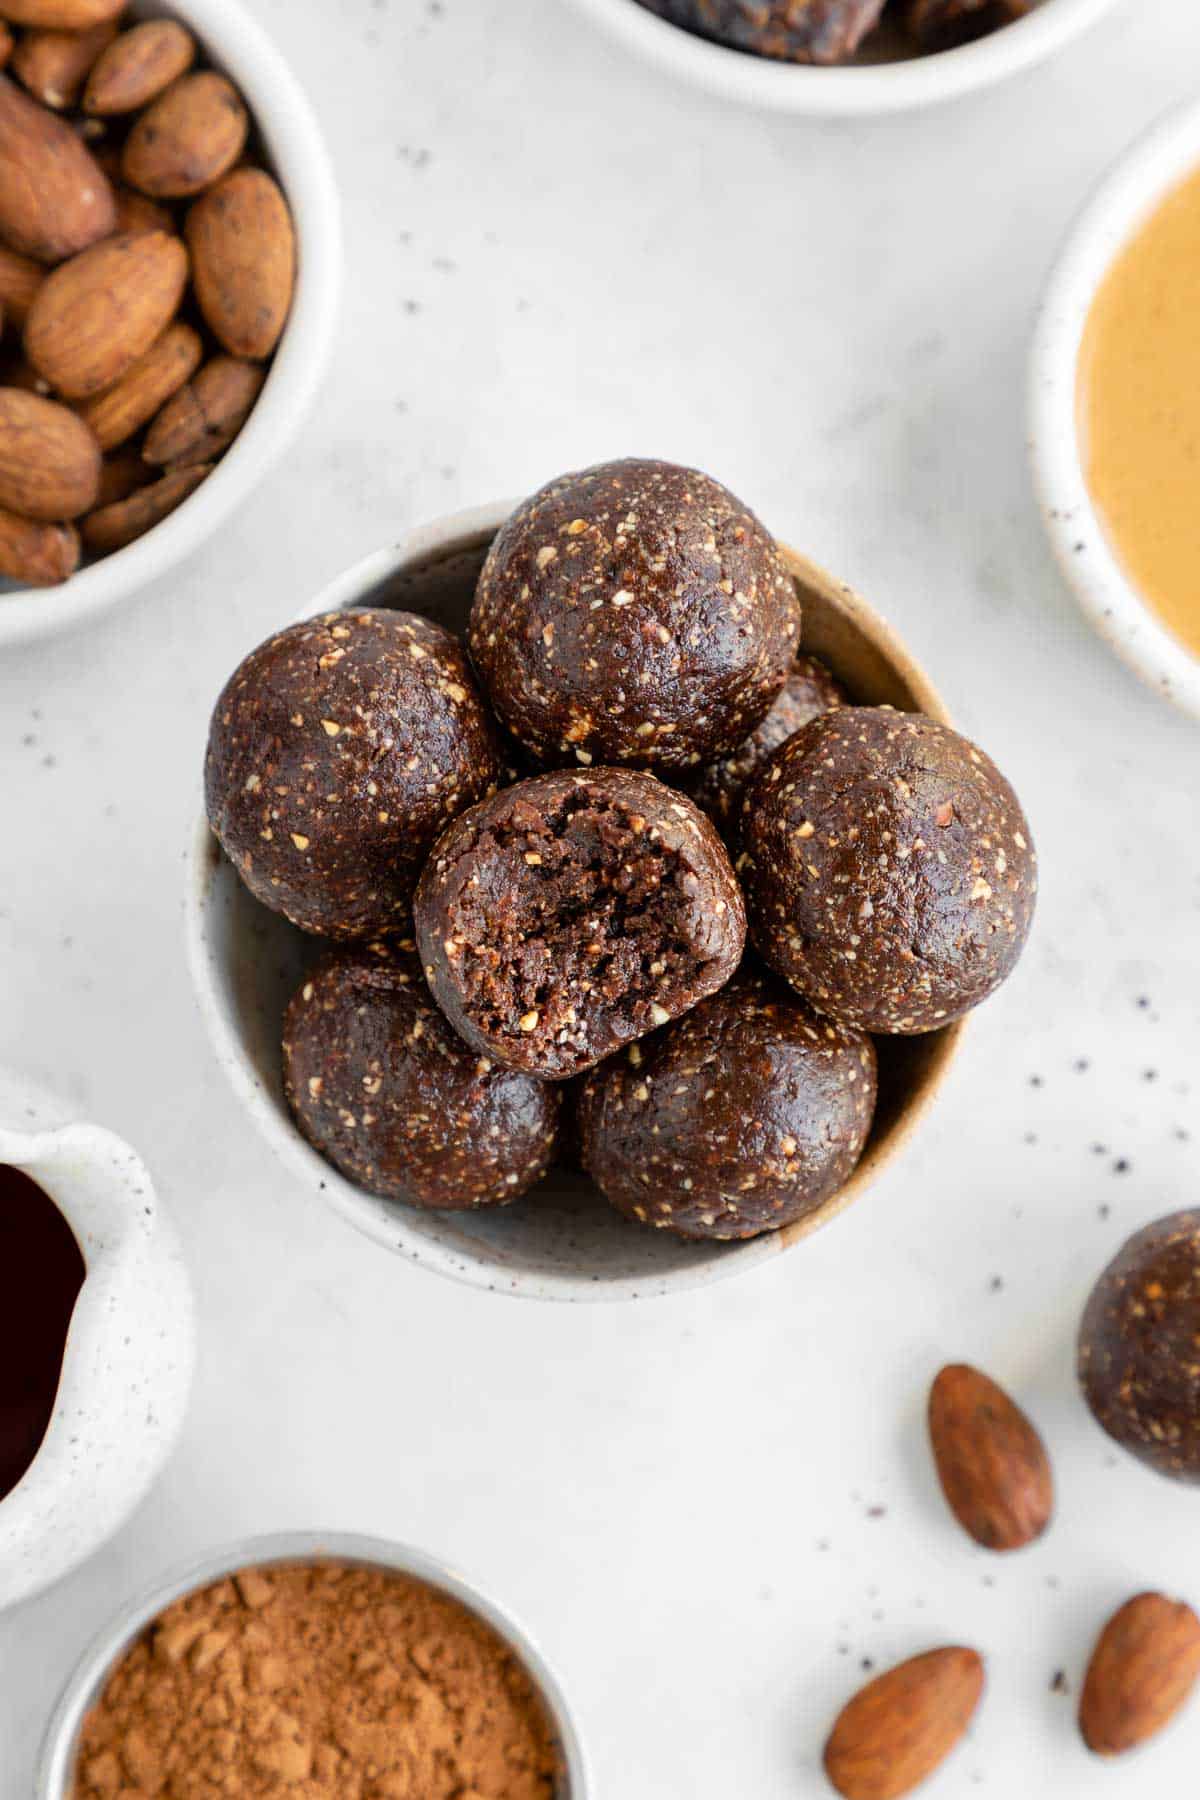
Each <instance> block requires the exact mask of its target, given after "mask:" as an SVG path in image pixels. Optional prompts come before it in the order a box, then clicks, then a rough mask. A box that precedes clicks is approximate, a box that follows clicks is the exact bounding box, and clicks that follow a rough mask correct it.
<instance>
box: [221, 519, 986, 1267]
mask: <svg viewBox="0 0 1200 1800" xmlns="http://www.w3.org/2000/svg"><path fill="white" fill-rule="evenodd" d="M510 511H511V505H497V506H489V507H484V508H482V509H480V510H478V511H474V512H468V513H460V514H458V515H457V516H455V517H453V518H450V519H443V520H440V521H438V522H437V523H435V524H433V525H428V526H425V527H423V528H421V529H420V530H417V531H414V532H412V533H411V534H410V535H409V536H408V537H406V538H404V539H403V540H402V541H401V542H400V543H399V544H397V545H396V546H394V547H393V548H389V549H387V550H383V551H380V552H379V553H378V554H377V555H375V556H371V557H368V558H367V559H366V561H365V562H362V563H360V564H359V565H358V566H357V567H356V568H353V569H350V570H348V571H347V572H346V574H344V575H342V576H340V577H339V578H338V580H336V581H335V582H334V583H333V584H332V586H330V587H329V588H327V589H326V590H325V592H324V593H323V594H321V595H319V596H318V598H317V599H316V600H314V601H313V603H312V604H311V605H310V606H308V607H306V608H305V609H304V613H303V614H302V615H301V616H302V617H309V616H311V615H312V614H314V613H322V612H330V611H333V610H334V609H335V608H337V607H342V606H352V605H361V604H364V603H366V604H369V605H375V606H380V605H390V606H399V607H408V608H410V609H412V610H415V611H421V612H429V613H430V614H432V615H433V616H434V617H435V618H438V619H441V620H442V621H443V622H444V623H446V624H448V625H449V626H451V627H452V628H454V629H459V628H461V626H462V624H463V623H464V621H465V618H466V613H467V611H468V609H469V606H470V601H471V596H472V594H473V592H474V587H475V581H476V577H477V576H478V573H479V569H480V566H481V565H482V562H483V558H484V555H485V554H486V551H487V546H488V545H489V543H490V542H491V540H492V537H493V536H494V535H495V532H496V530H497V529H498V527H499V526H500V525H501V524H502V523H503V521H504V519H505V518H507V516H508V514H509V512H510ZM784 554H785V557H786V558H787V559H788V561H789V565H790V567H791V569H792V572H793V574H794V576H795V578H796V580H797V582H798V583H799V585H800V587H801V590H802V594H803V598H804V604H805V608H806V615H805V621H806V622H805V627H804V642H805V646H806V648H808V649H810V650H811V651H813V652H814V653H815V654H816V655H818V656H822V657H824V659H825V660H826V661H827V662H828V663H829V664H830V665H831V667H832V668H833V670H834V672H835V673H836V674H839V675H840V676H841V678H842V679H843V681H844V682H845V683H846V685H847V687H848V688H849V691H850V692H851V693H852V694H854V695H855V696H856V698H859V699H861V700H863V701H864V702H867V703H882V702H886V703H888V704H891V705H895V706H898V707H901V708H906V709H910V710H918V711H923V712H926V713H929V714H931V715H932V716H934V717H936V718H940V719H943V720H944V719H945V717H946V715H945V711H944V709H943V707H942V704H941V701H940V699H939V698H938V695H937V693H936V691H935V690H934V688H933V687H932V686H931V685H930V683H929V682H928V680H927V679H926V677H925V676H924V674H923V673H922V672H921V670H920V669H918V668H917V667H916V665H915V664H914V663H913V661H912V659H911V657H909V656H908V654H907V652H906V651H905V649H904V647H903V645H902V644H901V643H900V642H899V640H898V639H897V638H896V636H895V634H894V632H892V631H891V629H890V627H889V626H888V625H887V624H886V623H885V622H884V620H882V619H881V618H880V617H879V615H878V614H877V613H875V612H873V611H872V610H871V608H870V607H868V606H867V605H866V603H865V601H863V600H861V599H860V598H859V597H858V596H857V595H855V594H854V593H852V592H851V590H850V589H848V588H846V587H845V586H844V584H842V583H839V582H835V581H833V580H832V579H831V578H830V577H828V576H826V575H824V574H823V573H822V571H820V570H819V569H817V568H815V567H814V565H812V564H811V563H807V562H806V561H805V560H804V559H803V558H801V557H798V556H797V555H796V554H795V553H794V552H792V551H788V550H787V549H786V547H785V548H784ZM186 913H187V939H188V955H189V960H190V962H191V969H192V978H193V981H194V984H195V988H196V994H197V998H198V1000H199V1004H200V1010H201V1012H202V1014H203V1016H204V1020H205V1023H206V1025H207V1026H208V1030H209V1033H210V1036H211V1038H212V1041H213V1045H214V1048H215V1049H216V1053H217V1056H218V1058H219V1060H220V1062H221V1064H222V1065H223V1067H224V1068H225V1070H226V1072H227V1073H228V1075H229V1078H230V1080H231V1081H232V1083H233V1085H234V1088H235V1090H236V1092H237V1095H238V1097H239V1099H240V1100H241V1102H242V1104H243V1105H244V1106H245V1108H246V1110H247V1111H248V1113H249V1114H250V1116H251V1118H253V1120H254V1121H255V1123H256V1124H257V1125H258V1126H259V1128H260V1129H261V1130H262V1131H263V1133H264V1134H265V1136H266V1137H267V1139H268V1141H269V1142H270V1143H271V1144H272V1146H273V1147H274V1149H275V1150H276V1152H277V1153H278V1155H279V1156H280V1158H281V1159H282V1161H283V1162H284V1164H285V1165H286V1167H287V1168H288V1169H290V1170H291V1171H292V1173H293V1174H294V1175H295V1176H296V1177H297V1179H298V1180H299V1181H300V1182H302V1183H303V1185H304V1186H305V1187H306V1188H309V1189H311V1190H312V1191H314V1192H315V1193H317V1194H319V1195H320V1196H321V1197H322V1198H323V1199H324V1200H325V1201H327V1202H328V1204H329V1205H331V1206H332V1207H333V1208H334V1210H335V1211H336V1212H338V1213H340V1214H341V1215H342V1217H343V1218H345V1219H347V1220H349V1222H350V1223H351V1224H352V1225H354V1226H356V1227H357V1228H358V1230H360V1231H362V1232H365V1233H366V1235H367V1236H368V1237H370V1238H372V1239H374V1241H375V1242H376V1243H378V1244H382V1245H384V1246H385V1247H386V1248H388V1249H391V1250H398V1251H400V1253H401V1254H402V1255H404V1256H407V1257H408V1258H410V1260H411V1261H413V1262H416V1263H420V1264H421V1265H422V1266H423V1267H425V1268H428V1269H433V1270H436V1271H437V1272H438V1273H440V1274H443V1275H449V1276H451V1277H453V1278H454V1279H456V1280H460V1281H466V1282H469V1283H471V1284H472V1285H473V1286H477V1287H485V1288H488V1289H491V1290H492V1291H494V1292H497V1293H505V1294H515V1295H521V1296H523V1297H527V1298H532V1299H539V1300H633V1299H638V1298H641V1297H643V1296H649V1295H655V1294H664V1293H668V1292H671V1291H673V1290H675V1289H678V1288H685V1287H696V1286H700V1285H703V1284H704V1283H706V1282H710V1281H715V1280H717V1279H719V1278H720V1277H722V1276H725V1275H732V1274H734V1273H736V1272H738V1271H740V1270H744V1269H748V1268H751V1267H753V1266H754V1265H755V1264H756V1263H760V1262H763V1261H766V1260H767V1259H768V1258H770V1257H772V1256H776V1255H778V1254H779V1253H780V1252H781V1251H783V1250H786V1249H788V1248H789V1247H790V1246H791V1245H792V1244H794V1243H796V1242H797V1241H798V1240H799V1239H800V1238H802V1237H804V1236H806V1235H807V1234H808V1233H809V1232H811V1231H813V1230H815V1229H816V1228H817V1227H818V1226H819V1225H821V1224H824V1223H825V1222H826V1220H828V1219H830V1218H832V1217H834V1215H835V1214H836V1213H838V1212H840V1211H842V1210H843V1209H844V1208H845V1207H846V1206H848V1205H849V1204H850V1203H851V1202H852V1201H853V1200H855V1199H856V1198H857V1197H858V1196H859V1195H860V1194H861V1193H862V1192H863V1191H864V1190H865V1189H866V1187H868V1186H869V1185H870V1183H871V1182H872V1181H873V1180H874V1179H876V1178H877V1177H878V1175H879V1174H880V1173H881V1171H882V1170H883V1169H884V1168H885V1167H886V1166H887V1164H888V1163H889V1162H890V1161H891V1159H892V1158H893V1157H894V1156H895V1155H897V1154H898V1152H899V1151H900V1149H901V1147H902V1145H903V1143H904V1140H905V1139H906V1137H907V1136H908V1134H909V1133H910V1132H911V1131H912V1130H913V1129H914V1127H915V1126H916V1124H917V1122H918V1121H919V1119H920V1118H921V1116H922V1114H923V1113H924V1111H925V1108H926V1107H927V1106H928V1105H929V1103H930V1102H931V1101H932V1099H933V1096H934V1094H935V1093H936V1091H937V1088H938V1086H939V1085H940V1083H941V1081H942V1078H943V1076H944V1075H945V1073H946V1070H947V1069H948V1067H949V1064H950V1061H951V1058H952V1056H953V1053H954V1051H955V1049H956V1047H957V1045H958V1043H959V1040H960V1036H961V1031H962V1027H961V1025H955V1026H950V1027H949V1028H948V1029H946V1030H944V1031H940V1032H935V1033H931V1034H929V1035H928V1036H926V1037H923V1038H894V1039H891V1040H889V1041H888V1047H887V1051H886V1053H885V1055H883V1056H882V1057H881V1101H880V1105H879V1108H878V1111H877V1114H876V1121H875V1125H874V1127H873V1130H872V1135H871V1138H870V1140H869V1142H868V1145H867V1148H866V1151H865V1152H864V1155H863V1158H862V1160H861V1162H860V1163H859V1166H858V1168H857V1169H856V1170H855V1172H854V1174H853V1175H852V1176H851V1178H850V1180H849V1181H848V1182H847V1183H846V1184H845V1186H844V1187H843V1188H842V1189H841V1190H840V1192H839V1193H837V1194H835V1195H834V1196H833V1197H832V1198H831V1199H830V1200H829V1201H827V1202H826V1203H825V1205H824V1206H823V1207H821V1208H819V1209H818V1210H817V1212H816V1213H815V1214H813V1215H812V1216H811V1217H810V1218H807V1219H804V1220H802V1221H800V1222H799V1223H798V1224H796V1225H792V1226H789V1227H786V1228H785V1229H784V1230H782V1231H779V1232H773V1233H768V1234H765V1235H764V1236H762V1237H758V1238H753V1239H751V1240H750V1241H748V1242H746V1243H726V1244H719V1243H709V1244H687V1243H681V1242H679V1241H678V1240H677V1239H674V1238H672V1237H671V1236H670V1234H669V1233H667V1232H661V1231H658V1232H655V1231H648V1230H642V1229H639V1228H638V1227H637V1226H634V1225H631V1224H630V1223H629V1222H628V1221H627V1220H625V1219H622V1218H621V1217H620V1216H619V1215H618V1214H617V1213H616V1212H614V1211H613V1210H612V1209H611V1208H610V1207H608V1206H607V1205H605V1204H604V1203H603V1201H601V1200H600V1199H599V1197H598V1196H597V1195H596V1193H595V1191H594V1190H593V1189H592V1187H591V1184H590V1183H589V1182H587V1181H585V1180H584V1179H583V1178H582V1177H572V1176H570V1175H568V1174H565V1173H564V1172H563V1171H561V1170H555V1171H553V1172H552V1174H551V1175H550V1176H548V1177H547V1179H546V1181H545V1182H544V1183H543V1184H542V1185H541V1186H540V1187H539V1188H538V1189H537V1190H536V1192H535V1193H534V1194H532V1195H530V1196H528V1197H527V1198H526V1199H524V1200H522V1201H519V1202H518V1203H517V1204H516V1205H515V1206H512V1207H505V1208H502V1209H500V1208H490V1209H484V1210H483V1211H480V1212H474V1213H469V1212H467V1213H461V1212H454V1213H446V1212H433V1211H427V1210H423V1209H421V1208H419V1207H409V1206H402V1205H397V1204H393V1203H391V1202H389V1201H386V1200H381V1199H379V1198H377V1197H376V1196H375V1195H372V1194H368V1193H366V1192H365V1191H364V1190H363V1189H362V1188H359V1187H356V1186H355V1185H354V1184H353V1183H352V1182H350V1181H347V1180H346V1179H345V1178H344V1177H343V1176H342V1175H340V1174H339V1173H338V1171H337V1170H336V1169H334V1168H332V1167H331V1166H330V1164H328V1163H327V1162H325V1161H324V1159H323V1158H322V1157H320V1156H318V1155H317V1153H316V1151H315V1150H313V1149H312V1148H311V1146H310V1145H309V1144H308V1143H306V1141H305V1140H304V1138H302V1137H301V1135H300V1133H299V1131H298V1130H297V1129H296V1127H295V1125H294V1124H293V1123H292V1119H291V1115H290V1114H289V1112H288V1110H287V1106H286V1104H285V1102H284V1098H283V1090H282V1082H281V1075H280V1050H279V1043H280V1022H281V1019H282V1017H283V1009H284V1006H285V1004H286V1002H287V1000H288V999H289V998H290V997H291V995H292V993H293V992H294V991H295V989H296V988H297V986H298V985H299V983H300V980H301V977H302V972H303V969H304V967H305V965H306V963H307V962H308V961H311V959H312V957H313V956H314V955H315V954H318V953H319V951H320V948H321V946H320V944H319V942H318V941H317V940H315V939H311V938H306V937H305V936H304V935H303V934H302V933H300V932H298V931H296V930H294V929H293V927H292V926H290V925H289V924H287V922H286V921H285V920H283V919H280V918H279V917H278V916H277V915H275V914H274V913H270V912H268V911H267V910H266V908H265V907H262V906H260V905H259V903H258V902H257V901H256V900H254V899H253V898H252V897H251V895H250V894H249V893H248V892H247V891H246V889H245V888H244V887H243V886H242V883H241V881H240V880H239V879H238V877H237V874H236V873H235V871H234V869H233V866H232V864H231V863H230V862H229V861H228V860H227V858H226V857H225V856H224V855H223V854H222V852H221V851H220V849H219V848H218V846H217V843H216V840H215V839H214V838H213V836H212V835H211V833H210V832H209V829H208V824H207V821H206V820H205V819H204V818H203V817H201V818H200V820H199V821H198V823H197V827H196V832H195V836H194V839H193V844H192V851H191V857H190V862H189V867H188V873H187V894H186Z"/></svg>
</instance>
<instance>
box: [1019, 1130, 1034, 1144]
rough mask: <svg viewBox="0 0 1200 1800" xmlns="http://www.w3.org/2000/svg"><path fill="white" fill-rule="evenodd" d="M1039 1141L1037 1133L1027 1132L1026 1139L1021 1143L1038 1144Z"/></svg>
mask: <svg viewBox="0 0 1200 1800" xmlns="http://www.w3.org/2000/svg"><path fill="white" fill-rule="evenodd" d="M1037 1141H1038V1137H1037V1132H1036V1131H1027V1132H1026V1133H1025V1135H1024V1137H1023V1138H1022V1139H1021V1142H1022V1143H1023V1144H1036V1143H1037Z"/></svg>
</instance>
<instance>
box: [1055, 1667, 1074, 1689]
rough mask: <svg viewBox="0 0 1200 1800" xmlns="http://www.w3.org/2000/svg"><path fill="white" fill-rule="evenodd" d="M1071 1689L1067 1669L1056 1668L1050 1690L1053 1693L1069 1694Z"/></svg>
mask: <svg viewBox="0 0 1200 1800" xmlns="http://www.w3.org/2000/svg"><path fill="white" fill-rule="evenodd" d="M1070 1691H1071V1686H1070V1683H1069V1682H1068V1680H1067V1671H1066V1670H1065V1669H1055V1671H1054V1673H1053V1675H1052V1676H1051V1677H1050V1692H1051V1693H1052V1694H1069V1693H1070Z"/></svg>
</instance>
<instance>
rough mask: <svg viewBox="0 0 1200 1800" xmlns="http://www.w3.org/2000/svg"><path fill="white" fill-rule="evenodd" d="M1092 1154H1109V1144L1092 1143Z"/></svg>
mask: <svg viewBox="0 0 1200 1800" xmlns="http://www.w3.org/2000/svg"><path fill="white" fill-rule="evenodd" d="M1092 1155H1093V1156H1107V1155H1108V1145H1107V1144H1093V1145H1092Z"/></svg>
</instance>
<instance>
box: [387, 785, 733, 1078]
mask: <svg viewBox="0 0 1200 1800" xmlns="http://www.w3.org/2000/svg"><path fill="white" fill-rule="evenodd" d="M415 918H416V927H417V943H418V946H419V948H420V952H421V960H422V962H423V964H424V967H425V974H426V976H427V978H428V981H429V985H430V988H431V989H432V991H433V997H434V999H435V1000H436V1001H437V1003H438V1005H439V1006H440V1007H441V1008H442V1011H443V1012H444V1013H445V1014H446V1016H447V1018H448V1019H449V1020H450V1022H451V1024H452V1025H453V1026H454V1027H455V1029H456V1030H457V1031H458V1032H460V1033H461V1034H462V1036H463V1037H464V1038H465V1039H466V1040H467V1042H468V1043H469V1044H472V1045H474V1047H475V1048H476V1049H478V1050H481V1051H482V1052H483V1053H484V1054H485V1055H487V1056H495V1057H496V1058H497V1059H498V1060H499V1061H501V1062H504V1063H508V1064H510V1065H511V1066H512V1067H514V1068H518V1069H524V1070H526V1071H527V1072H528V1073H529V1074H531V1075H537V1076H540V1077H542V1079H544V1080H562V1079H565V1078H566V1077H568V1076H572V1075H578V1074H579V1073H580V1072H581V1071H582V1070H584V1069H587V1068H590V1067H591V1065H592V1064H593V1063H597V1062H600V1061H601V1060H602V1058H604V1057H606V1056H609V1055H610V1054H611V1053H612V1052H613V1051H614V1050H617V1049H619V1048H620V1047H621V1046H622V1045H623V1044H627V1043H629V1042H630V1041H631V1040H632V1039H634V1038H638V1037H642V1036H643V1035H644V1034H645V1033H646V1032H648V1031H650V1030H652V1029H653V1028H654V1027H655V1026H656V1025H665V1024H666V1023H667V1021H668V1020H669V1019H673V1018H675V1017H676V1016H677V1015H678V1014H679V1013H682V1012H686V1011H687V1009H688V1008H689V1007H690V1006H694V1005H695V1004H696V1002H697V1001H698V1000H703V998H704V997H705V995H706V994H711V993H713V992H714V991H715V989H717V988H719V987H721V986H722V985H723V984H724V983H725V982H726V981H728V979H729V977H730V976H731V975H732V974H733V972H734V970H735V969H736V968H737V965H738V962H739V960H740V958H741V954H742V946H743V944H744V942H745V936H746V915H745V909H744V906H743V903H742V895H741V890H740V889H739V887H738V884H737V880H736V878H735V877H734V873H733V870H732V868H731V867H730V863H729V858H728V856H727V855H726V852H725V848H724V846H723V844H722V843H721V840H720V839H719V838H718V836H717V834H716V832H715V831H714V829H713V827H712V825H711V824H710V823H709V821H708V820H707V819H706V818H705V817H704V814H703V813H701V812H699V811H698V810H697V808H696V807H694V806H693V805H692V803H691V801H690V800H686V799H684V797H683V796H682V795H680V794H676V793H672V792H671V790H670V789H669V788H665V787H664V786H663V785H662V783H661V782H659V781H656V780H655V779H654V777H653V776H652V775H646V774H644V773H642V772H641V771H640V770H637V769H595V770H592V771H591V772H589V773H587V774H583V773H575V772H574V771H571V772H563V773H559V774H550V775H537V776H534V778H533V779H532V780H531V781H523V782H520V783H519V784H518V785H517V786H516V787H511V788H505V789H504V790H503V792H502V793H499V794H497V795H496V796H495V797H494V798H493V799H491V800H485V801H483V802H482V804H481V805H479V806H475V807H472V809H471V810H470V812H467V813H464V814H463V816H462V818H461V819H457V820H456V821H455V822H454V824H453V825H452V826H451V827H450V829H449V831H447V832H446V834H445V836H444V837H442V838H441V839H440V841H439V843H438V845H437V847H436V849H435V850H434V852H433V855H432V856H431V857H430V859H429V862H428V863H427V864H426V866H425V870H424V873H423V874H422V876H421V880H420V883H419V885H418V888H417V897H416V903H415Z"/></svg>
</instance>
